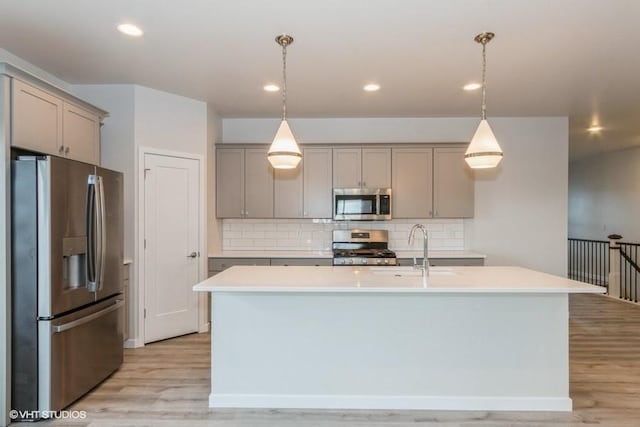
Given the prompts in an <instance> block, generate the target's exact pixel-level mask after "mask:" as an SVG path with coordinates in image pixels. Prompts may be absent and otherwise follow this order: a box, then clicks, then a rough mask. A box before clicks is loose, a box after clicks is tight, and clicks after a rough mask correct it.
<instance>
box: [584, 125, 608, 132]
mask: <svg viewBox="0 0 640 427" xmlns="http://www.w3.org/2000/svg"><path fill="white" fill-rule="evenodd" d="M602 129H604V128H603V127H602V126H599V125H593V126H590V127H588V128H587V130H588V131H589V132H600V131H601V130H602Z"/></svg>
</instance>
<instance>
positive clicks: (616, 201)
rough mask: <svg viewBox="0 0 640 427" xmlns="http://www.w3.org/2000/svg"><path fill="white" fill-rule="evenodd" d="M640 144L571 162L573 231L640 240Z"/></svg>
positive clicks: (574, 233)
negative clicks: (616, 235) (639, 214)
mask: <svg viewBox="0 0 640 427" xmlns="http://www.w3.org/2000/svg"><path fill="white" fill-rule="evenodd" d="M638 212H640V148H632V149H628V150H621V151H615V152H611V153H605V154H598V155H597V156H593V157H588V158H585V159H580V160H577V161H573V162H571V163H570V164H569V235H570V236H571V237H576V238H583V239H596V240H607V236H608V235H609V234H620V235H621V236H622V237H623V238H624V240H625V241H627V242H640V221H639V220H638Z"/></svg>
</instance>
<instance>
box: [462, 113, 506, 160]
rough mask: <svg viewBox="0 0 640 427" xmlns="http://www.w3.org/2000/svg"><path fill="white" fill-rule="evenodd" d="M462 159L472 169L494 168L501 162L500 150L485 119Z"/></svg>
mask: <svg viewBox="0 0 640 427" xmlns="http://www.w3.org/2000/svg"><path fill="white" fill-rule="evenodd" d="M464 159H465V160H466V162H467V164H468V165H469V166H470V167H471V168H472V169H488V168H495V167H496V166H498V163H500V160H502V150H501V149H500V145H499V144H498V141H497V140H496V137H495V135H494V134H493V131H492V130H491V126H489V122H488V121H487V120H486V119H484V120H482V121H481V122H480V125H479V126H478V129H477V130H476V133H475V134H474V135H473V138H472V139H471V143H470V144H469V147H468V148H467V151H466V153H464Z"/></svg>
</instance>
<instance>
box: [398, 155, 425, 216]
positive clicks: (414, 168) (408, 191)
mask: <svg viewBox="0 0 640 427" xmlns="http://www.w3.org/2000/svg"><path fill="white" fill-rule="evenodd" d="M391 170H392V184H393V206H392V210H393V217H394V218H431V216H432V214H433V149H431V148H423V147H416V148H394V149H393V150H392V169H391Z"/></svg>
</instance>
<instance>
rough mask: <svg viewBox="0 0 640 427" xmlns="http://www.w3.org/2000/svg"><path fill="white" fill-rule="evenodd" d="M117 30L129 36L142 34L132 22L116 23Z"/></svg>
mask: <svg viewBox="0 0 640 427" xmlns="http://www.w3.org/2000/svg"><path fill="white" fill-rule="evenodd" d="M118 31H120V32H121V33H122V34H126V35H128V36H131V37H140V36H141V35H143V34H144V31H142V30H141V29H140V27H138V26H136V25H133V24H120V25H118Z"/></svg>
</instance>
